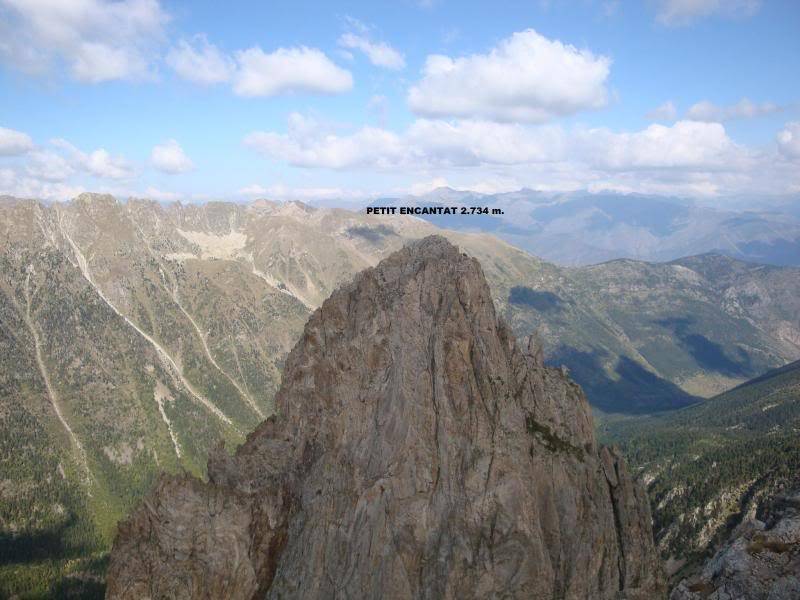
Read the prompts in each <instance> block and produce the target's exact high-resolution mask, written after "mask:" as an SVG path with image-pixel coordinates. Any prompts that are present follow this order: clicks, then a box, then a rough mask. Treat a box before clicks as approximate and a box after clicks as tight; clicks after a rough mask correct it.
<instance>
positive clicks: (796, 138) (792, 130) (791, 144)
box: [777, 121, 800, 160]
mask: <svg viewBox="0 0 800 600" xmlns="http://www.w3.org/2000/svg"><path fill="white" fill-rule="evenodd" d="M777 140H778V149H779V150H780V152H781V154H783V155H784V156H785V157H786V158H788V159H791V160H797V159H800V121H792V122H790V123H787V124H786V125H785V126H784V128H783V129H782V130H781V131H780V132H778V137H777Z"/></svg>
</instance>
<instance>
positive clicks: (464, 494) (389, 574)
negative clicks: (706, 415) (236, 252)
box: [108, 237, 664, 600]
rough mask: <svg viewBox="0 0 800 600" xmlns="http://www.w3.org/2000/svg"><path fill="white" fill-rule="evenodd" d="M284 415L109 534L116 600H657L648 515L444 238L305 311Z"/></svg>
mask: <svg viewBox="0 0 800 600" xmlns="http://www.w3.org/2000/svg"><path fill="white" fill-rule="evenodd" d="M276 407H277V413H276V414H275V415H273V416H271V417H270V418H269V419H267V420H266V421H265V422H263V423H262V424H261V425H260V426H259V427H258V428H257V429H256V430H255V431H254V432H253V433H251V434H250V435H249V436H248V437H247V441H246V442H245V443H244V444H243V445H242V446H241V447H239V448H238V450H237V451H236V453H235V455H234V456H230V455H229V454H228V453H226V452H225V451H224V450H223V449H219V450H218V451H217V452H215V453H214V454H213V456H212V457H211V458H210V460H209V464H208V475H209V481H208V482H207V483H205V482H201V481H199V480H196V479H193V478H191V477H188V476H183V477H174V476H163V477H162V478H161V479H160V481H159V483H158V485H157V486H156V488H155V489H154V490H153V492H152V493H151V494H150V495H149V496H148V497H147V498H146V499H145V500H144V501H143V503H142V505H141V506H140V507H139V508H138V509H136V510H135V511H134V513H133V514H132V515H131V516H130V518H129V519H128V520H127V521H126V522H124V523H122V524H121V525H120V527H119V532H118V534H117V538H116V540H115V542H114V547H113V550H112V554H111V565H110V569H109V574H108V597H109V598H137V599H139V598H148V597H149V598H231V599H237V598H454V599H456V598H457V599H461V598H501V597H502V598H570V599H572V598H574V599H580V600H585V599H587V598H591V599H605V598H609V599H610V598H632V599H633V598H642V599H644V598H646V599H648V600H650V599H653V598H660V597H663V594H664V591H663V582H662V581H663V580H662V576H661V568H660V564H659V561H658V558H657V555H656V551H655V549H654V545H653V541H652V531H651V523H650V515H649V510H648V503H647V500H646V498H645V496H644V493H643V491H642V490H641V488H640V487H639V486H638V485H637V484H636V483H634V481H633V480H632V478H631V477H630V475H629V474H628V472H627V469H626V467H625V464H624V462H623V461H622V459H621V458H620V457H619V456H618V454H617V453H616V452H615V451H614V450H612V449H608V448H601V447H599V446H598V445H597V443H596V441H595V438H594V434H593V429H592V419H591V413H590V410H589V407H588V404H587V402H586V400H585V398H584V395H583V393H582V391H581V389H580V388H579V387H578V386H577V385H576V384H574V383H573V382H572V381H570V380H569V379H568V378H567V377H566V376H564V375H563V374H562V373H561V372H560V371H559V370H555V369H550V368H546V367H544V366H542V364H541V361H540V356H539V353H538V352H537V351H536V349H535V344H532V345H531V346H530V349H529V350H527V351H526V352H523V351H522V350H520V348H519V347H518V346H517V343H516V341H515V339H514V337H513V335H512V333H511V331H510V330H509V329H508V328H507V327H506V325H505V324H504V323H503V322H502V321H501V320H499V319H498V317H497V316H496V314H495V309H494V305H493V303H492V299H491V295H490V292H489V288H488V286H487V284H486V281H485V279H484V276H483V272H482V270H481V267H480V265H479V264H478V262H477V261H476V260H474V259H471V258H468V257H467V256H466V255H464V254H461V253H459V251H458V250H457V249H456V248H455V247H454V246H453V245H451V244H450V243H449V242H447V241H446V240H445V239H444V238H441V237H429V238H425V239H424V240H421V241H419V242H416V243H413V244H411V245H409V246H407V247H405V248H404V249H402V250H400V251H398V252H396V253H395V254H393V255H391V256H390V257H389V258H387V259H385V260H384V261H382V262H381V263H380V264H379V265H378V266H377V267H375V268H371V269H367V270H366V271H363V272H362V273H360V274H359V275H357V276H356V278H355V279H354V281H353V282H352V283H351V284H349V285H346V286H344V287H342V288H340V289H339V290H337V291H336V292H334V293H333V295H332V296H331V297H330V298H329V299H328V300H327V301H325V302H324V304H323V305H322V306H321V308H319V309H318V310H316V311H315V312H314V314H313V315H312V316H311V318H310V319H309V321H308V323H307V325H306V327H305V330H304V333H303V336H302V338H301V339H300V341H299V342H298V343H297V345H296V346H295V348H294V349H293V350H292V352H291V353H290V355H289V357H288V358H287V360H286V364H285V369H284V376H283V383H282V386H281V389H280V391H279V392H278V394H277V397H276Z"/></svg>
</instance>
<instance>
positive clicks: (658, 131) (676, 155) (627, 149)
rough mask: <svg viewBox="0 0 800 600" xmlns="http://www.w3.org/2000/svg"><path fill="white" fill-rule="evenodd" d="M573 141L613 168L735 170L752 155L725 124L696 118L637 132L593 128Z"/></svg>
mask: <svg viewBox="0 0 800 600" xmlns="http://www.w3.org/2000/svg"><path fill="white" fill-rule="evenodd" d="M573 145H574V147H575V148H576V150H577V151H579V152H581V153H582V155H584V156H585V157H586V160H587V161H588V162H590V163H591V164H594V165H596V166H600V167H602V168H605V169H611V170H635V169H685V170H735V169H738V168H740V167H742V166H743V162H744V161H746V160H747V158H748V157H747V153H746V152H745V150H744V149H743V148H741V147H740V146H737V145H736V144H735V143H734V142H733V141H732V140H731V139H730V138H729V137H728V135H727V133H726V132H725V128H724V127H723V126H722V125H721V124H719V123H701V122H695V121H678V122H677V123H675V124H674V125H672V126H670V127H667V126H664V125H650V126H649V127H647V128H646V129H644V130H642V131H637V132H634V133H615V132H612V131H610V130H607V129H592V130H587V131H585V132H580V133H578V134H577V135H576V136H575V139H574V140H573Z"/></svg>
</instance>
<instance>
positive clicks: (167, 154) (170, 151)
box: [150, 140, 194, 175]
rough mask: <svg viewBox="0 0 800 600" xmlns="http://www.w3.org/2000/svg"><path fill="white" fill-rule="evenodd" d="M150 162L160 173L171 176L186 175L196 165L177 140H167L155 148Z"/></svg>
mask: <svg viewBox="0 0 800 600" xmlns="http://www.w3.org/2000/svg"><path fill="white" fill-rule="evenodd" d="M150 162H152V163H153V166H154V167H155V168H156V169H158V170H159V171H162V172H164V173H169V174H171V175H176V174H178V173H186V172H187V171H191V170H192V169H193V168H194V163H192V161H191V159H190V158H189V157H188V156H186V153H185V152H184V151H183V148H181V146H180V144H179V143H178V142H177V141H176V140H167V141H166V142H164V143H162V144H158V145H157V146H155V147H154V148H153V151H152V153H151V154H150Z"/></svg>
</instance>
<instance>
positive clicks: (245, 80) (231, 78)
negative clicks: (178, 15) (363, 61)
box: [166, 35, 353, 97]
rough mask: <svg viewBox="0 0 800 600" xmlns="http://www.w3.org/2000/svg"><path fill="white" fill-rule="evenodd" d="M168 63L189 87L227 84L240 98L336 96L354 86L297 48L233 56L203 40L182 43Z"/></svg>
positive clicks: (315, 53) (313, 51) (321, 58)
mask: <svg viewBox="0 0 800 600" xmlns="http://www.w3.org/2000/svg"><path fill="white" fill-rule="evenodd" d="M166 61H167V64H168V65H169V66H170V67H171V68H172V69H173V70H174V71H175V73H176V74H177V75H178V76H179V77H181V78H183V79H185V80H187V81H191V82H192V83H199V84H202V85H211V84H216V83H226V82H227V83H230V84H232V86H233V91H234V93H236V94H237V95H239V96H249V97H255V96H277V95H280V94H288V93H293V92H309V93H320V94H340V93H342V92H346V91H348V90H350V89H351V88H352V87H353V77H352V75H351V74H350V72H349V71H347V70H346V69H342V68H341V67H339V66H338V65H336V64H335V63H334V62H333V61H332V60H331V59H330V58H328V56H327V55H326V54H325V53H324V52H322V51H321V50H318V49H317V48H308V47H306V46H299V47H295V48H278V49H277V50H275V51H273V52H264V50H262V49H261V48H260V47H258V46H253V47H252V48H248V49H247V50H240V51H237V52H235V53H234V54H233V55H228V54H226V53H224V52H222V51H221V50H220V49H219V48H217V47H216V46H215V45H213V44H211V43H209V42H208V40H207V39H206V38H205V36H203V35H198V36H195V39H194V41H193V42H189V41H187V40H181V41H180V42H179V43H178V45H177V46H175V47H174V48H172V49H171V50H170V51H169V53H168V54H167V58H166Z"/></svg>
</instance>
